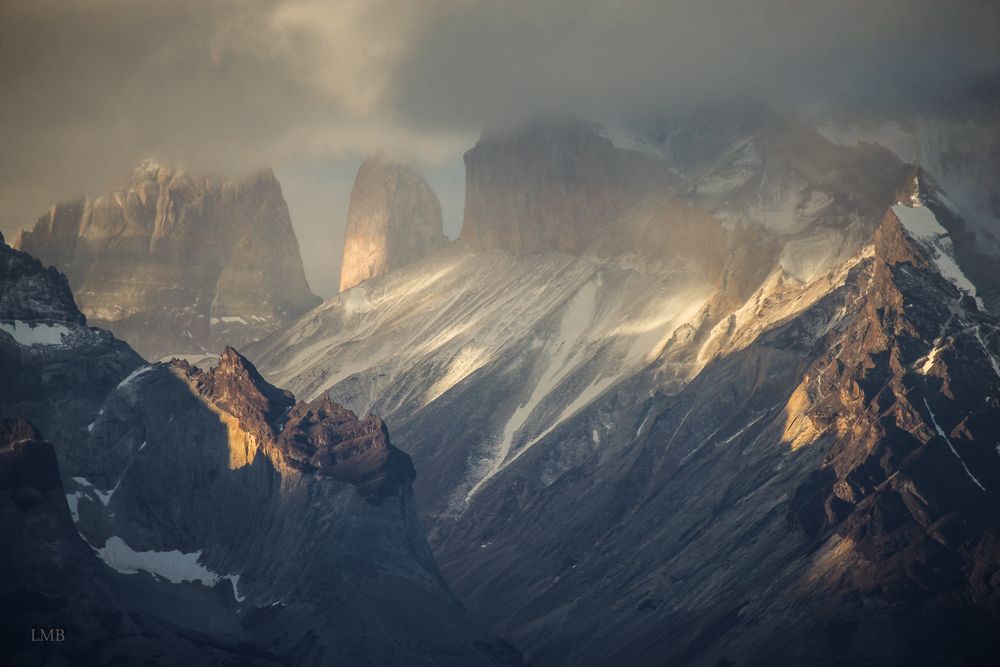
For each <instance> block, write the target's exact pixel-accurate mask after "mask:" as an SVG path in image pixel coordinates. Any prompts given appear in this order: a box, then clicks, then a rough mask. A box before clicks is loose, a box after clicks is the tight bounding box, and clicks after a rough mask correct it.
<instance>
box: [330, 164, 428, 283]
mask: <svg viewBox="0 0 1000 667" xmlns="http://www.w3.org/2000/svg"><path fill="white" fill-rule="evenodd" d="M445 243H447V238H446V237H445V235H444V231H443V229H442V222H441V204H440V202H438V198H437V196H436V195H435V194H434V191H433V190H431V188H430V186H429V185H428V184H427V182H426V181H425V180H424V179H423V177H421V176H420V174H418V173H417V172H416V171H415V170H414V169H413V168H412V167H409V166H407V165H405V164H402V163H399V162H393V161H391V160H388V159H385V158H381V157H370V158H368V159H367V160H365V162H364V163H363V164H362V165H361V168H360V169H359V170H358V175H357V177H356V178H355V180H354V187H353V189H352V190H351V203H350V208H349V210H348V214H347V229H346V231H345V234H344V255H343V260H342V263H341V269H340V291H344V290H346V289H350V288H351V287H353V286H354V285H357V284H358V283H360V282H361V281H363V280H368V279H369V278H374V277H376V276H380V275H383V274H385V273H387V272H389V271H392V270H394V269H398V268H400V267H403V266H406V265H407V264H410V263H412V262H415V261H417V260H419V259H422V258H423V257H425V256H427V255H429V254H430V253H432V252H433V251H435V250H437V249H438V248H440V247H441V246H443V245H444V244H445Z"/></svg>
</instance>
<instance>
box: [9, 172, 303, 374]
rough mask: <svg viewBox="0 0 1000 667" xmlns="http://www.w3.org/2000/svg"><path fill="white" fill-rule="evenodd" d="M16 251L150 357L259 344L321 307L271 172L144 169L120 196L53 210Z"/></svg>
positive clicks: (95, 320)
mask: <svg viewBox="0 0 1000 667" xmlns="http://www.w3.org/2000/svg"><path fill="white" fill-rule="evenodd" d="M15 247H18V248H20V249H22V250H25V251H26V252H29V253H30V254H32V255H34V256H35V257H38V258H39V259H40V260H42V261H43V262H45V263H46V264H52V265H54V266H56V268H58V269H59V270H60V271H62V272H63V273H65V274H66V276H67V278H68V279H69V284H70V287H72V289H73V292H74V294H75V296H76V299H77V302H78V303H79V305H80V308H81V310H82V311H83V312H84V314H86V315H87V317H88V318H89V319H90V321H91V322H92V323H93V324H95V325H98V326H103V327H106V328H109V329H111V330H112V331H113V332H114V333H116V334H117V335H119V336H121V337H122V338H124V339H125V340H127V341H128V342H129V343H131V344H132V345H133V346H134V347H135V348H136V349H137V350H138V351H139V352H140V353H141V354H143V356H145V357H147V358H158V357H160V356H163V355H165V354H171V353H195V352H202V351H206V350H217V349H219V348H220V347H222V345H224V344H226V343H232V344H243V343H246V342H248V341H251V340H256V339H258V338H261V337H263V336H264V335H266V334H267V333H269V332H270V331H272V330H273V329H275V328H277V327H278V326H279V325H281V324H282V323H284V322H287V321H289V320H291V319H292V318H294V317H296V316H297V315H299V314H301V313H303V312H304V311H306V310H308V309H309V308H310V307H312V306H313V305H315V304H316V303H318V301H319V300H318V298H317V297H315V296H314V295H313V294H312V293H311V292H310V291H309V287H308V285H307V284H306V280H305V273H304V271H303V268H302V261H301V258H300V256H299V248H298V242H297V240H296V238H295V233H294V231H293V229H292V225H291V220H290V218H289V216H288V208H287V206H286V205H285V201H284V198H283V197H282V194H281V187H280V185H279V184H278V182H277V180H276V179H275V178H274V174H273V173H271V172H270V171H269V170H266V171H261V172H257V173H254V174H251V175H249V176H246V177H243V178H240V179H237V180H233V181H225V182H216V181H209V180H201V179H195V178H193V177H191V176H189V175H188V174H186V173H184V172H183V171H177V170H173V169H169V168H166V167H161V166H158V165H156V164H153V163H144V164H143V165H140V166H139V167H138V168H137V169H136V171H135V172H134V174H133V175H132V177H131V179H130V180H129V181H128V182H127V183H126V184H125V185H124V186H123V188H122V189H120V190H118V191H116V192H113V193H110V194H107V195H104V196H101V197H98V198H97V199H96V200H93V201H91V200H89V199H87V200H83V201H79V202H76V203H72V204H65V205H58V206H55V207H53V208H52V210H51V211H50V212H49V213H48V214H47V215H45V216H43V217H42V218H40V219H39V221H38V222H37V223H36V224H35V227H34V228H33V229H32V230H31V231H25V232H22V233H21V235H20V236H19V237H18V239H17V241H16V242H15Z"/></svg>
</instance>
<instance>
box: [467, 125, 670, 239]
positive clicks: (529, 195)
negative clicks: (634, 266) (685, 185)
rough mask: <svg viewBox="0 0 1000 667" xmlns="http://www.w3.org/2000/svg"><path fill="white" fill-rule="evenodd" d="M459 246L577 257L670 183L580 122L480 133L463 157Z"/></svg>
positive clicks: (653, 165) (661, 171)
mask: <svg viewBox="0 0 1000 667" xmlns="http://www.w3.org/2000/svg"><path fill="white" fill-rule="evenodd" d="M465 173H466V199H465V220H464V223H463V225H462V233H461V239H462V240H463V241H465V242H466V243H467V244H468V245H469V246H470V247H471V248H472V249H474V250H491V249H503V250H508V251H510V252H514V253H521V254H523V253H530V252H544V251H547V250H558V251H561V252H565V253H568V254H580V253H581V252H583V251H584V250H586V249H588V248H590V247H592V246H593V245H594V244H595V242H597V241H599V240H601V239H603V238H605V237H606V236H607V235H608V233H609V232H610V231H613V230H612V228H613V227H614V226H615V223H616V222H617V221H618V220H619V219H620V218H621V217H622V216H623V215H625V214H626V213H627V212H628V211H630V210H631V209H633V208H634V207H636V206H637V204H639V203H641V201H642V199H643V198H644V197H645V196H646V195H648V194H650V193H651V192H653V191H655V190H656V189H657V188H659V187H662V186H663V185H664V184H665V183H668V182H670V180H671V179H670V174H669V171H668V170H667V169H666V165H665V164H663V163H662V162H658V161H656V160H653V159H650V158H648V157H647V156H644V155H642V154H639V153H633V152H628V151H622V150H618V149H616V148H615V146H614V144H613V143H612V142H611V140H610V139H608V138H606V137H604V136H600V135H599V134H598V133H597V132H596V131H595V129H594V128H593V127H591V126H590V125H588V124H585V123H580V122H569V121H567V122H559V121H553V122H547V123H541V124H539V125H535V126H531V127H529V128H526V129H524V130H522V131H519V132H515V133H486V134H484V135H483V137H482V139H481V140H480V141H479V142H478V143H477V144H476V145H475V147H474V148H472V149H471V150H469V151H468V152H467V153H466V154H465Z"/></svg>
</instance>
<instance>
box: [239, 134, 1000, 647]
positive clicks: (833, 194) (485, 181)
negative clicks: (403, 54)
mask: <svg viewBox="0 0 1000 667" xmlns="http://www.w3.org/2000/svg"><path fill="white" fill-rule="evenodd" d="M466 163H467V168H468V175H469V179H470V183H469V190H468V195H467V204H466V225H467V226H468V227H467V228H463V233H462V241H461V242H459V243H455V244H452V245H451V246H449V247H448V248H447V249H445V250H444V251H442V252H439V253H437V254H435V255H433V256H431V257H429V258H427V259H426V260H424V261H422V262H418V263H417V264H414V265H411V266H410V267H406V268H404V269H401V270H399V271H395V272H391V273H389V274H387V275H385V276H382V277H381V278H378V279H375V280H372V281H368V282H367V283H365V284H364V286H363V287H364V289H363V290H361V289H360V288H359V289H357V290H352V291H351V292H349V293H346V294H342V295H341V296H340V297H338V298H336V299H332V300H330V301H328V302H327V303H326V304H324V305H323V306H321V307H320V308H318V309H316V310H315V311H313V312H312V313H310V314H308V315H306V316H304V317H303V318H302V319H301V320H300V321H299V322H298V323H297V324H295V325H293V326H292V327H290V328H289V330H288V331H287V332H286V333H283V334H279V335H277V336H275V337H273V338H271V339H269V340H267V341H264V342H262V343H260V344H258V345H256V346H254V347H252V348H250V350H249V353H250V355H251V357H252V358H254V359H256V360H257V361H258V362H259V364H260V366H261V368H262V369H263V371H264V372H265V374H266V375H267V376H268V377H272V378H274V379H275V380H276V381H278V382H280V383H282V384H285V385H287V386H289V387H291V388H292V389H293V390H295V391H297V392H299V393H301V394H303V395H305V396H307V397H315V396H321V395H328V396H330V397H332V398H333V399H334V400H337V401H338V402H341V403H344V404H345V405H348V406H350V407H352V408H353V409H356V410H358V411H369V410H371V411H375V412H377V413H378V414H380V415H384V417H385V419H386V420H387V422H388V423H389V424H390V426H391V427H392V429H393V432H394V433H396V434H399V436H400V437H405V439H406V442H407V443H408V446H409V451H410V453H411V454H412V455H413V457H414V460H415V462H416V465H417V467H418V468H419V469H420V470H423V471H427V472H426V474H423V475H421V477H420V478H418V480H417V483H416V484H417V486H416V488H417V494H418V498H419V501H420V507H421V509H422V511H423V512H424V518H425V521H426V522H427V523H428V525H429V526H430V527H431V542H432V544H433V546H434V550H435V554H436V555H437V557H438V561H439V562H440V563H441V565H442V570H443V572H444V573H445V575H446V576H447V577H448V579H449V582H450V583H451V584H452V585H453V586H454V587H455V588H456V590H457V591H458V592H459V594H460V595H461V596H462V597H463V599H464V600H465V601H466V602H467V604H469V605H470V607H471V608H472V609H473V611H474V612H475V613H477V614H479V615H480V616H481V617H482V618H485V619H487V620H488V621H489V622H490V623H491V624H492V627H493V628H494V629H495V630H496V631H498V632H499V633H501V634H503V635H504V636H508V637H510V638H511V639H512V640H513V641H514V642H515V643H516V644H518V646H519V648H521V649H522V650H524V651H525V653H526V654H527V656H528V658H529V660H530V661H531V662H532V663H533V664H553V665H555V664H561V665H562V664H565V665H622V664H631V665H665V664H666V665H709V666H715V665H754V664H760V665H771V664H782V665H817V664H820V665H827V664H843V665H856V664H878V665H912V664H928V665H952V664H984V663H988V662H989V661H991V660H992V656H993V655H995V653H996V651H997V650H998V646H997V637H998V636H1000V632H998V630H1000V607H998V604H997V601H998V596H1000V592H998V587H1000V578H998V577H1000V575H998V572H1000V544H998V541H997V531H998V523H997V522H998V518H997V517H998V516H1000V515H998V514H997V513H996V511H995V508H997V507H998V506H1000V495H998V494H1000V453H998V450H997V443H998V442H1000V412H998V410H1000V329H998V326H1000V324H998V322H997V320H996V318H995V317H993V316H992V315H990V314H989V313H988V311H987V310H986V308H985V304H983V303H982V302H981V300H980V299H979V297H980V296H981V295H980V294H979V292H980V289H979V288H980V285H981V284H983V282H984V281H983V280H982V278H983V274H982V273H981V272H972V271H970V273H969V274H968V275H967V274H966V272H965V271H964V270H963V269H964V266H965V262H964V261H963V260H962V257H963V256H965V257H967V256H968V253H966V252H964V251H963V250H962V248H961V247H960V245H961V244H960V243H959V242H958V240H957V237H958V236H960V235H961V234H962V233H963V230H965V232H968V231H969V230H970V229H972V227H971V226H969V225H963V222H962V221H963V220H964V218H963V211H962V208H961V206H959V205H957V204H955V203H954V201H953V200H951V199H950V198H949V197H948V196H947V193H945V192H944V191H942V190H941V189H940V187H938V186H937V185H936V184H935V182H934V179H933V178H932V177H931V176H930V175H929V174H927V173H926V172H925V171H923V170H921V169H920V168H919V167H917V166H915V165H911V164H906V163H905V162H903V161H902V160H900V159H899V157H898V156H897V155H895V154H894V153H893V152H892V151H890V150H888V149H886V148H885V147H881V146H878V145H875V144H870V143H860V144H856V145H854V144H852V145H838V144H836V143H833V142H830V141H828V140H827V139H826V138H824V137H823V136H821V135H820V134H819V133H818V132H816V131H815V130H814V129H811V128H810V126H808V125H805V124H802V123H799V122H795V121H782V120H778V119H774V118H771V117H764V118H753V117H749V116H748V117H741V118H740V119H738V120H737V121H733V120H732V119H727V118H726V117H722V118H705V119H700V120H698V121H697V122H694V123H692V124H688V125H677V126H668V127H665V128H660V130H658V131H657V132H652V133H650V132H631V131H623V130H621V129H620V128H619V129H607V128H605V129H601V128H594V127H590V126H587V125H585V124H570V125H569V126H564V125H556V126H543V127H541V128H533V129H530V130H528V131H526V132H525V133H516V134H514V135H512V136H503V135H500V136H495V135H486V136H484V139H483V140H482V141H481V142H480V144H479V145H477V147H476V148H474V149H473V150H472V151H470V153H469V154H467V156H466ZM623 174H625V175H626V176H627V177H625V178H622V175H623ZM498 211H500V212H501V213H502V214H496V213H497V212H498ZM533 225H537V226H533ZM977 233H981V234H988V233H989V230H988V229H987V228H985V227H979V228H978V231H977ZM963 243H965V248H966V249H968V248H969V247H970V245H969V243H970V241H969V237H966V238H965V240H964V241H963ZM982 247H984V248H985V247H987V244H983V245H982ZM979 266H980V269H982V270H985V267H986V266H988V265H985V264H980V265H979ZM993 270H994V271H995V265H994V269H993ZM987 277H988V276H987ZM987 282H988V281H987Z"/></svg>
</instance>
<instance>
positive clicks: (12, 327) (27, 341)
mask: <svg viewBox="0 0 1000 667" xmlns="http://www.w3.org/2000/svg"><path fill="white" fill-rule="evenodd" d="M0 331H6V332H7V333H8V334H10V335H11V336H12V337H13V338H14V340H15V341H17V344H18V345H23V346H25V347H30V346H32V345H62V343H63V338H64V337H65V336H68V335H69V327H67V326H66V325H64V324H39V323H35V322H22V321H21V320H14V321H13V322H0Z"/></svg>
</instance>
